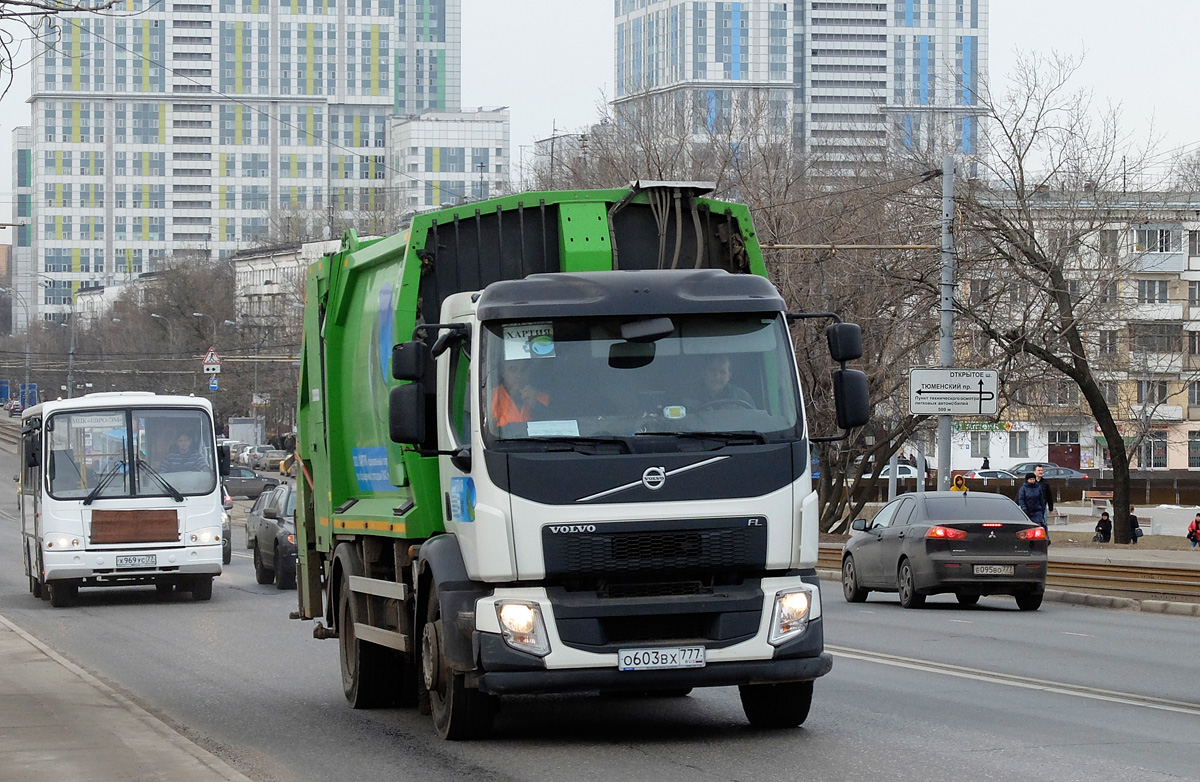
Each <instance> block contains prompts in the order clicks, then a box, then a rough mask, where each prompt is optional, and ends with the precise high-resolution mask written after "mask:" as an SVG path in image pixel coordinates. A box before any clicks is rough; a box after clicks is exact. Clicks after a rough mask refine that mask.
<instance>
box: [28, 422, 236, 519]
mask: <svg viewBox="0 0 1200 782" xmlns="http://www.w3.org/2000/svg"><path fill="white" fill-rule="evenodd" d="M213 442H214V441H213V433H212V423H211V419H210V418H209V416H208V414H207V413H206V412H205V411H204V410H199V409H187V408H181V409H132V410H76V411H72V412H61V413H55V414H54V415H52V416H50V417H49V419H48V420H47V422H46V448H45V454H46V457H45V458H46V475H47V482H48V485H49V492H50V496H51V497H54V498H55V499H85V498H88V497H91V498H92V499H93V500H95V499H104V498H110V497H163V496H176V495H188V494H193V495H194V494H208V493H210V492H212V491H213V489H214V488H215V487H216V480H217V473H216V459H215V457H214V454H213V446H212V443H213Z"/></svg>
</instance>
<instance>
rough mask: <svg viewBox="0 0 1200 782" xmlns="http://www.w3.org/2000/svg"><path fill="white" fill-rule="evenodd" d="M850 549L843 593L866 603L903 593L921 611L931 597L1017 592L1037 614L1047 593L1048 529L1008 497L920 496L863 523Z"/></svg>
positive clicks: (972, 598)
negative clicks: (886, 594)
mask: <svg viewBox="0 0 1200 782" xmlns="http://www.w3.org/2000/svg"><path fill="white" fill-rule="evenodd" d="M850 528H851V529H852V530H854V531H855V532H858V533H862V534H858V535H854V536H853V537H852V538H851V539H850V541H849V542H848V543H847V544H846V547H845V549H844V551H843V552H842V593H843V595H844V596H845V598H846V600H847V601H848V602H851V603H861V602H862V601H864V600H866V599H867V595H868V594H869V593H870V592H872V591H879V592H896V593H898V594H899V596H900V605H901V606H903V607H905V608H920V607H921V606H922V605H924V604H925V598H926V596H927V595H936V594H940V593H946V592H953V593H954V594H955V596H956V597H957V598H958V602H959V603H962V604H963V605H974V604H975V603H977V602H979V598H980V596H981V595H1012V596H1013V597H1015V598H1016V600H1017V607H1018V608H1019V609H1021V610H1022V611H1036V610H1037V609H1038V607H1040V606H1041V604H1042V596H1043V594H1044V592H1045V590H1046V546H1047V538H1046V530H1045V529H1044V528H1043V527H1041V526H1040V525H1038V524H1034V523H1033V522H1031V521H1030V520H1029V518H1028V517H1027V516H1026V515H1025V514H1024V512H1022V511H1021V509H1020V508H1018V507H1017V504H1016V503H1015V502H1013V501H1012V500H1010V499H1009V498H1007V497H1005V496H1003V495H1001V494H988V493H983V492H948V491H947V492H916V493H913V494H906V495H904V496H902V497H898V498H897V499H895V500H893V501H892V502H890V503H888V504H887V505H885V506H884V507H883V509H881V510H880V511H879V512H878V513H876V514H875V517H874V518H873V519H871V520H870V521H866V520H864V519H858V520H856V521H855V522H854V523H853V524H851V525H850Z"/></svg>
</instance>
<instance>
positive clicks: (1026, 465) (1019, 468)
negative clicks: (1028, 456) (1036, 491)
mask: <svg viewBox="0 0 1200 782" xmlns="http://www.w3.org/2000/svg"><path fill="white" fill-rule="evenodd" d="M1039 464H1040V465H1041V466H1043V467H1057V466H1058V465H1057V464H1055V463H1054V462H1021V463H1020V464H1014V465H1013V466H1012V467H1007V468H1005V469H1007V470H1008V471H1009V472H1011V473H1012V474H1013V475H1019V476H1021V477H1022V478H1024V477H1025V473H1027V472H1033V468H1034V467H1037V466H1038V465H1039Z"/></svg>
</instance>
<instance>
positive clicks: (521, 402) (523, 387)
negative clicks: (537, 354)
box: [492, 359, 550, 426]
mask: <svg viewBox="0 0 1200 782" xmlns="http://www.w3.org/2000/svg"><path fill="white" fill-rule="evenodd" d="M531 363H532V360H531V359H516V360H509V361H505V362H504V368H503V369H502V370H501V372H502V382H501V384H500V385H498V386H496V389H495V390H494V391H493V392H492V420H493V421H494V422H495V424H496V426H508V425H509V424H517V423H524V422H526V421H529V420H531V419H532V418H536V417H539V416H540V414H542V413H544V412H545V410H546V408H547V406H549V404H550V395H549V394H547V393H545V392H544V391H538V390H537V389H536V388H534V387H533V385H532V384H531V383H530V381H529V369H530V364H531Z"/></svg>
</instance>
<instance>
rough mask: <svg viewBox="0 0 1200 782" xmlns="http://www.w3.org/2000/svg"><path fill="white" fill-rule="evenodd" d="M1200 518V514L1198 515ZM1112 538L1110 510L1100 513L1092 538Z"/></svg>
mask: <svg viewBox="0 0 1200 782" xmlns="http://www.w3.org/2000/svg"><path fill="white" fill-rule="evenodd" d="M1197 518H1200V515H1198V516H1197ZM1110 540H1112V519H1110V518H1109V517H1108V511H1104V512H1103V513H1101V514H1100V520H1099V521H1097V522H1096V537H1094V538H1092V541H1093V542H1094V543H1107V542H1109V541H1110Z"/></svg>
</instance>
